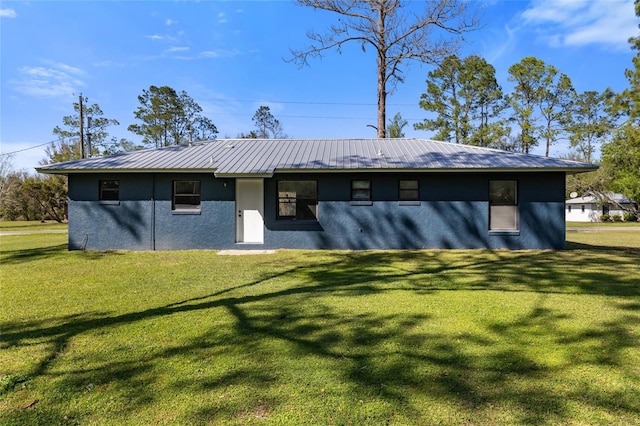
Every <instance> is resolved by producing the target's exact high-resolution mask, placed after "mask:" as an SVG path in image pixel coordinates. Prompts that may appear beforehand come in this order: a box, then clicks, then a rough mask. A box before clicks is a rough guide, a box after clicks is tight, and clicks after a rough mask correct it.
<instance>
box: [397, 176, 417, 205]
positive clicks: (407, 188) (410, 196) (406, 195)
mask: <svg viewBox="0 0 640 426" xmlns="http://www.w3.org/2000/svg"><path fill="white" fill-rule="evenodd" d="M398 187H399V190H398V200H400V201H417V200H418V198H419V183H418V181H417V180H416V179H412V180H400V182H399V183H398Z"/></svg>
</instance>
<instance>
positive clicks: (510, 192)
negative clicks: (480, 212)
mask: <svg viewBox="0 0 640 426" xmlns="http://www.w3.org/2000/svg"><path fill="white" fill-rule="evenodd" d="M518 229H519V224H518V182H517V181H515V180H491V181H489V230H491V231H517V230H518Z"/></svg>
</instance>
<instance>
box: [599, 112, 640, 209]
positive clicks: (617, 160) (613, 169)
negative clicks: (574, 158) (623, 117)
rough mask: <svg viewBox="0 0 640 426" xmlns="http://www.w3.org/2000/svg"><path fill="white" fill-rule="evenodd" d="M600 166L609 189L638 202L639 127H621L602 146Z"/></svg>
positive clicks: (631, 125) (639, 172) (629, 124)
mask: <svg viewBox="0 0 640 426" xmlns="http://www.w3.org/2000/svg"><path fill="white" fill-rule="evenodd" d="M602 164H603V165H604V167H605V171H606V174H607V176H608V177H609V179H610V183H609V185H610V187H611V189H613V190H614V191H616V192H620V193H621V194H623V195H624V196H625V197H627V198H629V199H631V200H634V201H636V202H638V200H640V127H638V126H636V125H635V124H633V123H627V124H624V125H623V126H621V127H620V128H619V129H618V130H617V131H616V132H615V133H614V135H613V138H612V139H611V141H609V142H608V143H606V144H604V145H603V146H602Z"/></svg>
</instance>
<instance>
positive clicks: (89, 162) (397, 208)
mask: <svg viewBox="0 0 640 426" xmlns="http://www.w3.org/2000/svg"><path fill="white" fill-rule="evenodd" d="M597 167H598V166H596V165H593V164H587V163H578V162H573V161H568V160H562V159H554V158H546V157H540V156H534V155H525V154H520V153H514V152H505V151H500V150H494V149H488V148H480V147H475V146H468V145H457V144H451V143H445V142H436V141H431V140H424V139H356V140H354V139H344V140H298V139H284V140H274V139H218V140H213V141H209V142H202V143H195V144H193V145H188V146H187V145H185V146H170V147H165V148H159V149H151V150H144V151H135V152H129V153H125V154H118V155H111V156H105V157H96V158H88V159H83V160H76V161H69V162H65V163H58V164H51V165H46V166H42V167H39V168H38V169H37V170H38V171H39V172H41V173H50V174H66V175H68V178H69V200H68V202H69V249H70V250H78V249H92V250H109V249H128V250H174V249H278V248H294V249H297V248H304V249H415V248H491V249H498V248H508V249H562V248H564V246H565V176H566V174H567V173H582V172H588V171H593V170H596V169H597Z"/></svg>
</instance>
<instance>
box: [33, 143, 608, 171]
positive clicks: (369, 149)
mask: <svg viewBox="0 0 640 426" xmlns="http://www.w3.org/2000/svg"><path fill="white" fill-rule="evenodd" d="M597 168H598V166H597V165H594V164H588V163H579V162H575V161H569V160H562V159H557V158H548V157H541V156H536V155H529V154H521V153H515V152H507V151H501V150H496V149H489V148H481V147H476V146H470V145H459V144H453V143H447V142H438V141H432V140H426V139H216V140H212V141H208V142H199V143H195V144H193V145H191V146H188V145H180V146H169V147H165V148H158V149H148V150H142V151H133V152H128V153H124V154H116V155H109V156H104V157H95V158H87V159H83V160H74V161H68V162H64V163H57V164H50V165H46V166H42V167H39V168H37V170H38V171H39V172H41V173H52V174H69V173H90V172H135V173H140V172H159V171H163V172H195V171H197V172H202V171H206V172H213V173H214V174H215V175H216V176H217V177H225V176H227V177H233V176H264V177H269V176H272V175H273V174H274V172H292V171H302V172H307V171H336V172H339V171H367V170H377V171H385V170H386V171H401V170H402V171H411V170H421V171H471V170H495V171H506V170H518V171H528V170H530V171H565V172H568V173H580V172H587V171H592V170H595V169H597Z"/></svg>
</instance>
